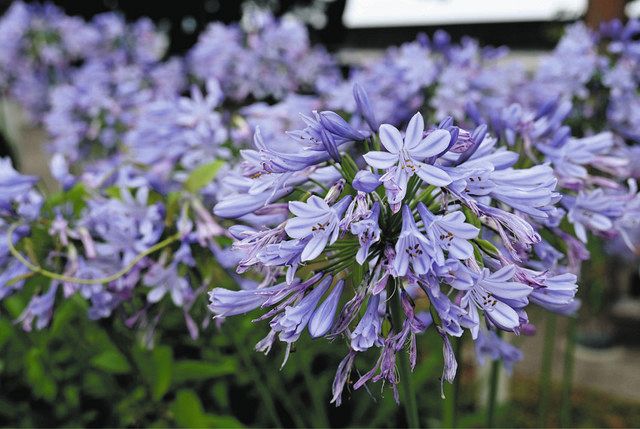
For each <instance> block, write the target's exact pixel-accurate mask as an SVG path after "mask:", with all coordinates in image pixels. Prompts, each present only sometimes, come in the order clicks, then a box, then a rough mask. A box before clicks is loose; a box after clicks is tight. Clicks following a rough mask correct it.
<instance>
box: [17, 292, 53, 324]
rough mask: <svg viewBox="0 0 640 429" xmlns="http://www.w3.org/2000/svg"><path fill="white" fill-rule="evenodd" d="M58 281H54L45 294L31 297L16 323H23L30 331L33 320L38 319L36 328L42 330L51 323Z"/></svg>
mask: <svg viewBox="0 0 640 429" xmlns="http://www.w3.org/2000/svg"><path fill="white" fill-rule="evenodd" d="M57 290H58V283H52V284H51V285H50V286H49V290H48V291H47V292H46V293H45V294H43V295H36V296H34V297H32V298H31V301H29V304H28V305H27V308H25V309H24V310H23V311H22V314H20V317H18V319H17V320H16V323H22V329H24V330H25V331H27V332H30V331H31V329H32V325H33V321H34V320H35V319H37V321H36V329H38V330H40V329H43V328H45V327H46V326H47V325H49V322H50V321H51V317H52V316H53V304H54V302H55V298H56V291H57Z"/></svg>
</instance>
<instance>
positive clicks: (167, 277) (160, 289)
mask: <svg viewBox="0 0 640 429" xmlns="http://www.w3.org/2000/svg"><path fill="white" fill-rule="evenodd" d="M176 265H177V264H169V265H168V266H167V267H163V266H162V265H161V264H159V263H158V264H155V265H153V266H152V267H151V268H150V269H149V271H147V273H146V274H145V275H144V278H143V282H144V283H145V284H146V285H147V286H150V287H151V290H150V291H149V294H148V295H147V300H148V301H149V302H151V303H156V302H159V301H160V300H161V299H162V298H163V297H164V296H165V294H167V293H169V294H170V295H171V300H172V301H173V303H174V304H175V305H177V306H179V307H180V306H183V305H187V304H190V303H191V301H192V300H193V299H194V294H193V290H192V289H191V287H190V286H189V282H188V281H187V279H186V278H184V277H182V276H180V275H178V269H177V266H176Z"/></svg>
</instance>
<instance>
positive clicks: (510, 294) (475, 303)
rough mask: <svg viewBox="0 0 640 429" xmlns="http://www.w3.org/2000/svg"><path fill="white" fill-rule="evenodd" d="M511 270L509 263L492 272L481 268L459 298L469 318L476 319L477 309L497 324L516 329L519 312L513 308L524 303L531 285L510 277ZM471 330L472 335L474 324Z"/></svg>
mask: <svg viewBox="0 0 640 429" xmlns="http://www.w3.org/2000/svg"><path fill="white" fill-rule="evenodd" d="M514 274H515V267H514V266H513V265H507V266H505V267H502V268H501V269H500V270H498V271H496V272H493V273H492V272H490V271H489V269H488V268H485V269H483V270H482V272H481V273H480V274H479V275H478V278H477V280H476V284H475V285H474V286H473V287H472V288H471V289H469V290H468V291H467V292H466V293H465V295H464V296H463V298H462V308H466V309H467V310H468V311H469V316H470V317H471V319H472V320H474V321H478V320H479V316H478V312H477V309H481V310H482V311H483V312H484V314H485V316H487V318H488V319H489V320H491V322H493V323H494V324H495V325H496V326H497V327H498V328H500V329H503V330H505V331H513V332H517V330H518V326H520V316H519V314H518V312H517V311H516V310H518V309H520V308H523V307H525V306H526V305H527V303H528V299H527V298H528V296H529V295H530V294H531V291H532V290H533V288H532V287H531V286H527V285H525V284H523V283H519V282H516V281H512V279H513V277H514ZM472 333H473V337H474V338H476V337H477V335H478V325H477V324H476V327H475V328H474V329H473V330H472Z"/></svg>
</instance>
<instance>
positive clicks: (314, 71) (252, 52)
mask: <svg viewBox="0 0 640 429" xmlns="http://www.w3.org/2000/svg"><path fill="white" fill-rule="evenodd" d="M243 24H244V25H242V26H240V25H228V26H225V25H224V24H221V23H213V24H211V25H210V26H209V27H208V28H207V29H206V30H205V31H204V32H203V33H202V34H201V35H200V37H199V40H198V43H197V44H196V45H195V46H194V47H193V48H192V49H191V51H190V52H189V54H188V56H187V57H188V64H189V68H190V71H191V72H192V73H193V74H194V75H195V76H196V77H197V78H198V79H200V80H201V81H206V80H208V79H216V80H218V82H220V85H221V87H222V90H223V92H224V94H225V96H226V97H227V98H229V99H230V100H234V101H236V102H241V101H244V100H246V99H247V98H249V97H253V98H255V99H264V98H268V97H272V98H275V99H282V98H284V96H285V95H287V94H288V93H290V92H294V91H299V92H305V91H311V92H315V91H316V89H317V85H318V82H319V81H322V82H332V81H335V79H336V78H337V77H338V70H337V67H336V63H335V61H334V60H333V57H331V56H330V55H329V54H328V53H327V52H326V51H325V50H324V49H323V48H322V47H312V46H311V43H310V41H309V35H308V31H307V29H306V27H305V26H304V25H303V24H302V23H301V22H300V21H298V20H296V19H294V18H291V17H285V18H282V19H276V18H275V17H274V16H273V15H271V14H270V13H267V12H262V11H258V10H256V11H252V12H251V13H250V14H249V15H248V16H245V17H244V19H243Z"/></svg>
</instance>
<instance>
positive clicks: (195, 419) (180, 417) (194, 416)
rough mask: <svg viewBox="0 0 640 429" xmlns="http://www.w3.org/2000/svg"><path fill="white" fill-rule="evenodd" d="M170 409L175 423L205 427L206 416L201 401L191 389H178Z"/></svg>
mask: <svg viewBox="0 0 640 429" xmlns="http://www.w3.org/2000/svg"><path fill="white" fill-rule="evenodd" d="M171 411H172V412H173V417H174V418H175V421H176V423H177V424H178V426H180V427H185V428H202V427H207V426H209V425H208V422H207V416H206V415H205V413H204V411H203V409H202V403H201V402H200V399H199V398H198V395H196V394H195V392H194V391H193V390H187V389H184V390H179V391H178V392H177V393H176V399H175V401H173V404H171Z"/></svg>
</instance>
